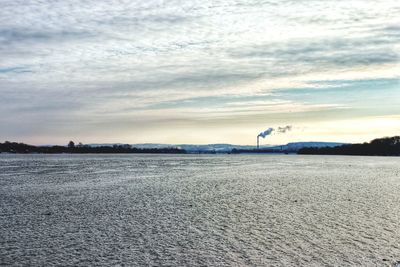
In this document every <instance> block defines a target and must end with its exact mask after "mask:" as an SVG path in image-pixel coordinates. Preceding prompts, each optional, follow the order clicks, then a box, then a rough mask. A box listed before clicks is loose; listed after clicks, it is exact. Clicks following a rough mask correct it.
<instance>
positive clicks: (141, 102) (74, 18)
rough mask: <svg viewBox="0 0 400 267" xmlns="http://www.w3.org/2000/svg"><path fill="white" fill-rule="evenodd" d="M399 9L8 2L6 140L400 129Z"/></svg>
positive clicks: (284, 2) (238, 137) (1, 55)
mask: <svg viewBox="0 0 400 267" xmlns="http://www.w3.org/2000/svg"><path fill="white" fill-rule="evenodd" d="M399 14H400V1H398V0H381V1H368V0H346V1H344V0H335V1H333V0H296V1H289V0H275V1H273V0H269V1H257V0H248V1H239V0H232V1H207V0H202V1H195V0H188V1H153V0H149V1H122V0H121V1H115V0H114V1H110V0H107V1H98V0H96V1H94V0H93V1H91V0H86V1H81V0H80V1H77V0H69V1H57V0H47V1H45V0H41V1H34V0H30V1H22V0H3V1H1V9H0V94H1V96H0V114H1V115H2V116H1V117H0V125H1V127H0V141H1V140H5V139H8V140H17V141H25V142H31V143H36V144H43V143H65V142H67V141H68V140H69V139H74V140H77V141H82V142H118V141H120V142H128V143H135V142H168V143H215V142H230V143H241V144H247V143H251V142H254V140H255V136H256V135H257V134H258V133H259V132H260V131H262V130H265V129H266V128H268V127H278V126H281V125H293V130H292V131H291V132H290V134H287V135H279V136H278V135H277V136H272V137H271V139H270V141H271V142H270V143H280V142H286V141H298V140H316V139H318V140H327V141H366V140H368V139H369V138H374V137H379V136H380V135H392V134H396V133H397V134H398V133H399V132H400V108H399V107H400V100H399V99H400V85H399V78H400V68H399V63H398V62H399V51H400V16H399Z"/></svg>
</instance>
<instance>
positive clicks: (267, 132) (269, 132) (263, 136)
mask: <svg viewBox="0 0 400 267" xmlns="http://www.w3.org/2000/svg"><path fill="white" fill-rule="evenodd" d="M273 131H274V128H268V129H267V130H265V131H264V132H261V133H260V134H259V135H258V136H259V137H262V138H265V137H266V136H268V135H270V134H271V133H272V132H273Z"/></svg>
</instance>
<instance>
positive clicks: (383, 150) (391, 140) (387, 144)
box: [298, 136, 400, 156]
mask: <svg viewBox="0 0 400 267" xmlns="http://www.w3.org/2000/svg"><path fill="white" fill-rule="evenodd" d="M298 154H315V155H360V156H400V136H394V137H385V138H379V139H374V140H372V141H371V142H369V143H363V144H348V145H342V146H336V147H305V148H302V149H300V150H299V151H298Z"/></svg>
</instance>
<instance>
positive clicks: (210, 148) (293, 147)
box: [90, 142, 344, 153]
mask: <svg viewBox="0 0 400 267" xmlns="http://www.w3.org/2000/svg"><path fill="white" fill-rule="evenodd" d="M343 144H344V143H333V142H293V143H288V144H286V145H278V146H272V145H263V146H260V149H271V150H277V151H278V150H289V151H291V152H297V151H298V150H299V149H301V148H303V147H333V146H340V145H343ZM104 145H108V146H113V145H114V144H91V145H90V146H104ZM131 146H132V147H136V148H168V147H176V148H180V149H183V150H185V151H187V152H188V153H229V152H231V151H232V150H233V149H236V150H253V149H256V148H257V147H256V146H249V145H233V144H206V145H192V144H158V143H148V144H132V145H131Z"/></svg>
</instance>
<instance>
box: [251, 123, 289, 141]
mask: <svg viewBox="0 0 400 267" xmlns="http://www.w3.org/2000/svg"><path fill="white" fill-rule="evenodd" d="M292 128H293V127H292V125H287V126H283V127H278V128H277V129H274V128H268V129H267V130H265V131H264V132H261V133H260V134H259V135H258V136H257V137H262V138H265V137H267V136H268V135H271V134H272V133H273V132H274V131H275V132H276V133H278V134H284V133H286V132H289V131H291V130H292Z"/></svg>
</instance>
